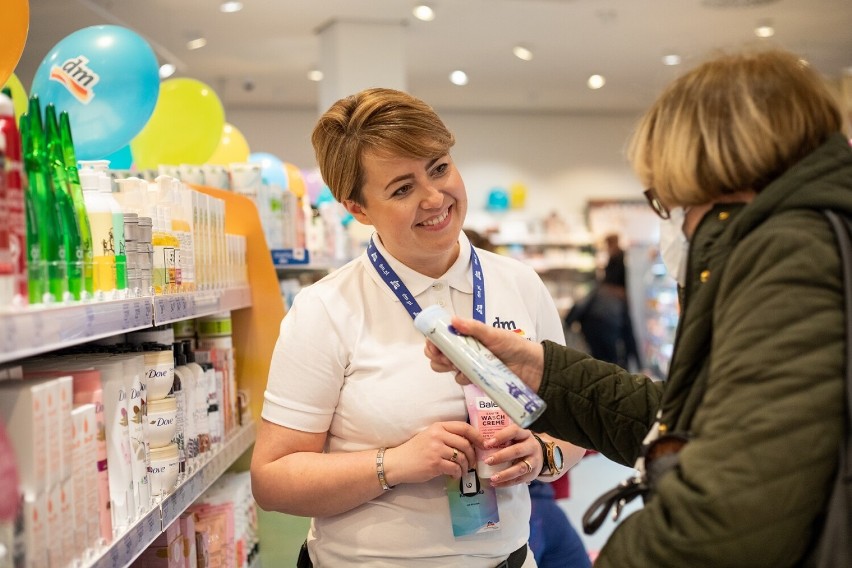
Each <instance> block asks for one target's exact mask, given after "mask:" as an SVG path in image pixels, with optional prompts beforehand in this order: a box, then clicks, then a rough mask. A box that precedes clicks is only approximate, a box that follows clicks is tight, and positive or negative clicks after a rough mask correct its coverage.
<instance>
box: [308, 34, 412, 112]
mask: <svg viewBox="0 0 852 568" xmlns="http://www.w3.org/2000/svg"><path fill="white" fill-rule="evenodd" d="M404 32H405V23H404V22H400V21H393V22H382V21H358V20H332V21H330V22H328V23H327V24H325V25H324V26H322V27H321V28H320V29H319V30H318V31H317V34H318V35H319V39H320V66H319V68H320V70H321V71H322V73H323V79H322V81H320V85H319V112H320V113H323V112H325V111H326V110H327V109H328V107H330V106H331V105H332V103H334V102H335V101H337V100H338V99H341V98H343V97H346V96H348V95H352V94H354V93H357V92H358V91H360V90H362V89H367V88H370V87H387V88H390V89H399V90H402V91H404V90H406V81H405V43H404V40H405V37H404Z"/></svg>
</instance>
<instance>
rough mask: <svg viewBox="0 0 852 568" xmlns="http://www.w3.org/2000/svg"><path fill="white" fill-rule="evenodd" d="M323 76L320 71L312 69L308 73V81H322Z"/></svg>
mask: <svg viewBox="0 0 852 568" xmlns="http://www.w3.org/2000/svg"><path fill="white" fill-rule="evenodd" d="M322 78H323V74H322V71H320V70H319V69H311V70H310V71H308V79H310V80H311V81H322Z"/></svg>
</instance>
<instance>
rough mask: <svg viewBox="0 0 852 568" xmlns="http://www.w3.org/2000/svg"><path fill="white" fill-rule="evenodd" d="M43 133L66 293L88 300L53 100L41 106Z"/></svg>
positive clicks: (80, 241)
mask: <svg viewBox="0 0 852 568" xmlns="http://www.w3.org/2000/svg"><path fill="white" fill-rule="evenodd" d="M44 136H45V142H46V144H47V147H46V149H47V152H46V154H45V157H46V160H47V166H48V171H49V172H50V179H51V180H52V182H53V190H54V196H55V199H56V209H57V215H58V216H59V221H60V225H61V228H62V235H61V237H62V241H63V244H64V245H65V262H66V266H67V268H66V274H67V278H68V293H69V294H70V295H71V299H73V300H80V299H88V295H87V294H86V295H84V286H83V243H82V237H81V234H80V225H79V222H78V220H77V213H76V211H74V201H73V199H72V197H71V186H70V183H69V180H68V171H67V170H66V169H65V161H64V159H63V156H62V141H61V139H60V137H59V123H58V121H57V119H56V107H54V106H53V104H52V103H51V104H48V105H47V106H46V107H45V109H44Z"/></svg>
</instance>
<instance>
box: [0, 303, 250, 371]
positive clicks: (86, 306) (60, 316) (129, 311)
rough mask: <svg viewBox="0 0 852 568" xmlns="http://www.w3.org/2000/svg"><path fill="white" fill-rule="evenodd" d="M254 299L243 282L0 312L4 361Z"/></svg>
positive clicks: (0, 349) (0, 345)
mask: <svg viewBox="0 0 852 568" xmlns="http://www.w3.org/2000/svg"><path fill="white" fill-rule="evenodd" d="M250 305H251V291H250V290H249V288H247V287H244V288H236V289H229V290H214V291H206V292H189V293H183V294H169V295H164V296H155V297H153V298H152V297H143V298H133V299H128V300H112V301H106V302H87V303H77V304H71V305H67V306H66V305H58V306H45V307H29V308H27V309H23V310H19V311H7V312H0V363H7V362H9V361H14V360H17V359H23V358H25V357H30V356H32V355H37V354H39V353H47V352H49V351H55V350H57V349H61V348H63V347H71V346H72V345H79V344H80V343H87V342H89V341H94V340H96V339H102V338H104V337H109V336H112V335H116V334H118V333H126V332H129V331H134V330H138V329H145V328H146V327H151V326H152V325H162V324H164V323H170V322H174V321H179V320H184V319H191V318H197V317H202V316H206V315H212V314H215V313H218V312H223V311H228V310H237V309H240V308H246V307H249V306H250Z"/></svg>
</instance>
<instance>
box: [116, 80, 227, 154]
mask: <svg viewBox="0 0 852 568" xmlns="http://www.w3.org/2000/svg"><path fill="white" fill-rule="evenodd" d="M128 111H129V109H128ZM224 126H225V110H224V109H223V108H222V103H221V101H220V100H219V97H218V96H217V95H216V93H215V92H214V91H213V89H211V88H210V87H208V86H207V85H205V84H204V83H202V82H201V81H197V80H195V79H187V78H179V79H169V80H168V81H163V82H162V83H160V94H159V96H158V98H157V106H156V107H154V112H153V113H152V114H151V118H150V119H149V120H148V123H147V124H146V125H145V127H144V128H143V129H142V131H141V132H140V133H139V134H137V135H136V137H135V138H134V139H133V140H132V141H131V142H130V149H131V151H132V152H133V161H134V162H135V163H136V166H137V167H138V168H139V169H142V170H147V169H156V168H157V166H159V165H160V164H172V165H176V164H203V163H205V162H206V161H207V160H208V158H210V156H212V155H213V151H214V150H215V149H216V147H217V146H218V145H219V140H220V139H221V137H222V128H223V127H224Z"/></svg>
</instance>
